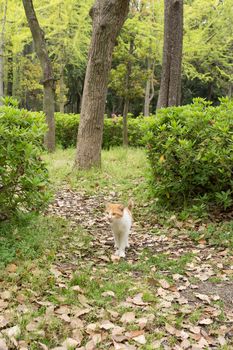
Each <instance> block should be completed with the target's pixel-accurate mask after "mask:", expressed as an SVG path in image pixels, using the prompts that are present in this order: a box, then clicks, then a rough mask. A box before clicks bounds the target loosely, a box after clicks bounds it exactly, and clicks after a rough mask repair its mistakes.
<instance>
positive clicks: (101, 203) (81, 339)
mask: <svg viewBox="0 0 233 350" xmlns="http://www.w3.org/2000/svg"><path fill="white" fill-rule="evenodd" d="M46 158H47V159H48V160H49V164H50V177H51V180H52V182H53V186H54V192H55V196H54V200H53V202H52V203H51V204H50V205H49V207H48V209H47V210H46V212H45V213H44V215H43V216H42V215H40V216H35V215H30V216H29V217H28V216H26V217H25V216H22V217H21V218H18V219H15V220H14V221H12V222H5V223H4V224H3V225H2V226H1V230H2V234H1V236H0V239H1V241H0V264H1V273H0V283H1V284H0V349H1V350H7V349H20V350H26V349H30V350H35V349H38V350H39V349H42V350H47V349H57V350H65V349H67V350H68V349H80V350H94V349H110V350H111V349H116V350H124V349H126V350H127V349H129V350H130V349H131V350H134V349H141V350H151V349H165V350H172V349H174V350H179V349H180V350H183V349H192V350H199V349H221V350H228V349H229V350H230V349H233V256H232V247H233V238H232V232H233V222H232V221H230V220H228V221H225V222H220V223H217V222H215V223H213V222H209V221H208V220H207V219H206V220H200V219H194V218H189V219H186V220H185V221H181V220H180V219H179V218H178V217H177V216H176V215H174V214H173V213H169V214H168V213H164V215H163V216H162V215H161V214H160V215H155V214H154V213H153V211H151V203H150V201H146V200H145V198H146V196H145V192H146V191H147V185H146V183H147V182H146V179H145V173H146V168H147V165H146V164H147V162H146V158H145V155H144V153H143V151H142V150H128V151H126V150H122V149H117V150H112V151H108V152H107V151H106V152H104V153H103V168H102V170H101V171H97V172H96V171H94V170H91V171H89V172H80V173H79V174H78V175H77V174H71V173H70V169H71V166H72V162H73V158H74V151H73V150H67V151H58V152H56V153H55V154H54V155H52V156H46ZM129 197H132V198H133V199H134V201H135V209H134V224H133V229H132V233H131V236H130V248H129V249H128V250H127V254H126V258H125V259H120V260H119V259H118V258H117V257H115V256H114V255H113V252H114V248H113V236H112V234H111V231H110V227H109V225H108V223H107V222H105V220H104V207H105V203H106V202H108V201H114V202H118V201H119V202H123V203H127V199H128V198H129Z"/></svg>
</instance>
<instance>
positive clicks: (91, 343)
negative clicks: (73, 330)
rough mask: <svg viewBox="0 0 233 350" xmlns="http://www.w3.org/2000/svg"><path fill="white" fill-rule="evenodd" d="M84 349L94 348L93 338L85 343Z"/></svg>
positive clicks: (92, 349) (90, 349) (91, 349)
mask: <svg viewBox="0 0 233 350" xmlns="http://www.w3.org/2000/svg"><path fill="white" fill-rule="evenodd" d="M85 350H96V344H95V343H94V342H93V340H89V342H87V343H86V346H85Z"/></svg>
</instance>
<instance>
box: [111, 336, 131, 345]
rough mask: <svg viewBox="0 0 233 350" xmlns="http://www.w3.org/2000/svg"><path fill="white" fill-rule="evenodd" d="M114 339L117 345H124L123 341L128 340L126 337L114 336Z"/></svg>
mask: <svg viewBox="0 0 233 350" xmlns="http://www.w3.org/2000/svg"><path fill="white" fill-rule="evenodd" d="M112 339H113V340H114V341H116V342H117V343H122V342H123V341H125V340H127V339H128V338H127V337H126V336H125V335H113V336H112Z"/></svg>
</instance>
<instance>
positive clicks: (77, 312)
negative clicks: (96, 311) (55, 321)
mask: <svg viewBox="0 0 233 350" xmlns="http://www.w3.org/2000/svg"><path fill="white" fill-rule="evenodd" d="M90 311H91V309H88V308H86V309H76V310H75V317H79V316H82V315H85V314H88V313H89V312H90Z"/></svg>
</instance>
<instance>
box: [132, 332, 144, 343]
mask: <svg viewBox="0 0 233 350" xmlns="http://www.w3.org/2000/svg"><path fill="white" fill-rule="evenodd" d="M133 340H135V341H136V342H137V343H139V344H142V345H144V344H146V338H145V335H144V334H142V335H139V336H137V337H134V338H133Z"/></svg>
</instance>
